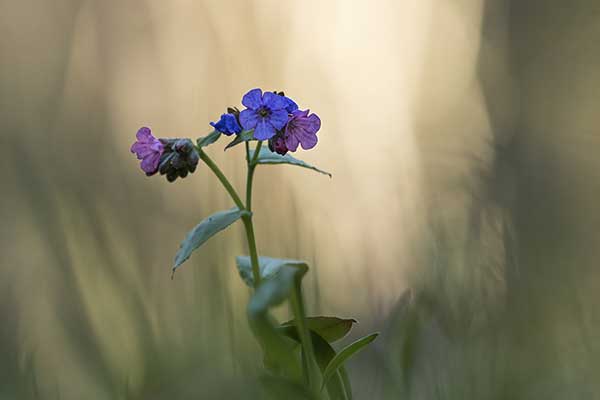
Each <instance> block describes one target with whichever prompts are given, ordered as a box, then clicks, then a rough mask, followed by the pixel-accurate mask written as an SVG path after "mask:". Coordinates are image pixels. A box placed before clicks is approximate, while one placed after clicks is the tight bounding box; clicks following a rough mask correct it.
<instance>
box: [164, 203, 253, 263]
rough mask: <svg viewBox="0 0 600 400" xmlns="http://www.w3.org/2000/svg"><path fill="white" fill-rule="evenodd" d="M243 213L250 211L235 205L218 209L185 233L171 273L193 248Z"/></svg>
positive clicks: (247, 213) (243, 214)
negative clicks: (230, 207) (223, 209)
mask: <svg viewBox="0 0 600 400" xmlns="http://www.w3.org/2000/svg"><path fill="white" fill-rule="evenodd" d="M245 215H250V213H249V212H248V211H246V210H240V209H238V208H237V207H234V208H232V209H229V210H227V211H219V212H217V213H215V214H213V215H211V216H210V217H208V218H206V219H205V220H204V221H202V222H200V223H199V224H198V225H196V226H195V227H194V229H192V230H191V231H190V232H189V233H188V234H187V236H186V237H185V239H184V240H183V242H181V246H180V248H179V251H178V252H177V255H176V256H175V263H174V265H173V273H175V270H176V269H177V268H178V267H179V266H180V265H181V264H183V262H184V261H185V260H187V259H188V258H189V257H190V255H191V254H192V252H193V251H194V250H196V249H197V248H198V247H200V246H202V245H203V244H204V243H205V242H206V241H207V240H208V239H210V238H211V237H212V236H214V235H215V234H216V233H218V232H220V231H222V230H223V229H225V228H227V227H228V226H229V225H231V224H233V223H234V222H235V221H237V220H238V219H240V218H242V217H243V216H245Z"/></svg>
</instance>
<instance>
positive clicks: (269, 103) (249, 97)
mask: <svg viewBox="0 0 600 400" xmlns="http://www.w3.org/2000/svg"><path fill="white" fill-rule="evenodd" d="M286 99H287V98H286V97H285V96H280V95H278V94H275V93H272V92H266V93H264V94H263V92H262V90H260V89H252V90H251V91H249V92H248V93H246V94H245V95H244V97H243V98H242V104H243V105H244V106H246V109H245V110H244V111H242V112H241V113H240V123H241V124H242V127H243V128H244V129H245V130H250V129H254V138H255V139H257V140H267V139H270V138H271V137H273V136H275V133H276V131H278V130H281V129H283V127H284V126H285V124H287V122H288V112H287V110H286V108H287V107H290V103H289V101H286ZM288 100H289V99H288ZM294 104H295V103H294Z"/></svg>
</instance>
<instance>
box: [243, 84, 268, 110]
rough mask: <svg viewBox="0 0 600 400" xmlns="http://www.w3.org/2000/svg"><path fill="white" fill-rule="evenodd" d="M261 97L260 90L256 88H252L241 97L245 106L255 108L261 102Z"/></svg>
mask: <svg viewBox="0 0 600 400" xmlns="http://www.w3.org/2000/svg"><path fill="white" fill-rule="evenodd" d="M262 97H263V94H262V90H260V89H258V88H256V89H252V90H251V91H249V92H248V93H246V94H245V95H244V97H242V104H243V105H244V106H246V107H247V108H250V109H253V110H256V109H257V108H259V107H260V106H261V105H262V104H263V100H262Z"/></svg>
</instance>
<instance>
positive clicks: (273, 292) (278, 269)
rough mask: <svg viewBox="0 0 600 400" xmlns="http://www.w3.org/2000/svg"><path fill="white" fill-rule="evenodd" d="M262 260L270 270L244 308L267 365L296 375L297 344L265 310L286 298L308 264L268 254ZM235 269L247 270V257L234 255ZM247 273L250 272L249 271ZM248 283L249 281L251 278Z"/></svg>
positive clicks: (297, 371) (248, 266)
mask: <svg viewBox="0 0 600 400" xmlns="http://www.w3.org/2000/svg"><path fill="white" fill-rule="evenodd" d="M265 258H266V259H267V261H268V262H267V263H265ZM262 260H263V265H268V266H270V267H269V270H270V271H271V272H272V273H270V274H268V275H266V276H263V278H264V279H263V280H262V281H261V284H260V285H259V286H258V288H256V291H255V292H254V294H253V295H252V297H251V298H250V301H249V303H248V308H247V312H248V321H249V323H250V327H251V328H252V331H253V332H254V334H255V336H256V337H257V339H258V341H259V342H260V343H261V346H262V349H263V352H264V353H265V361H267V362H268V363H267V367H268V368H269V369H271V370H273V371H275V372H277V373H279V374H284V375H286V376H287V377H291V378H296V377H298V376H300V375H301V369H300V363H299V362H297V355H296V353H295V352H294V351H293V349H294V348H295V346H297V345H296V344H295V343H294V342H293V341H291V340H289V339H288V338H286V337H285V336H284V335H282V334H281V332H279V330H278V329H277V328H278V327H277V326H276V324H275V323H274V320H273V319H272V318H271V317H270V316H269V309H270V308H271V307H275V306H277V305H279V304H280V303H281V302H283V301H284V300H286V299H288V298H289V297H290V294H291V292H292V290H293V288H294V286H295V285H296V284H297V282H299V280H300V279H302V277H303V276H304V274H305V273H306V271H307V270H308V266H307V265H306V263H304V262H302V261H297V260H279V259H274V258H269V257H264V258H262ZM238 268H240V272H241V271H248V269H250V270H251V268H250V260H249V257H238ZM246 273H248V272H246ZM249 274H250V275H251V272H250V273H249ZM249 283H251V284H253V282H252V281H251V280H249Z"/></svg>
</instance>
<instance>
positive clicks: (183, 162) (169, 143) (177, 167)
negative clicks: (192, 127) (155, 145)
mask: <svg viewBox="0 0 600 400" xmlns="http://www.w3.org/2000/svg"><path fill="white" fill-rule="evenodd" d="M161 142H162V143H163V145H164V147H165V151H164V153H163V155H162V156H161V157H160V163H159V166H158V171H159V172H160V174H161V175H166V176H167V180H168V181H169V182H173V181H174V180H176V179H177V178H178V177H179V178H185V177H186V176H187V175H188V174H189V173H193V172H194V171H196V167H197V166H198V161H199V160H200V155H199V154H198V151H197V150H196V148H195V147H194V144H193V143H192V141H191V140H190V139H161Z"/></svg>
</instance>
